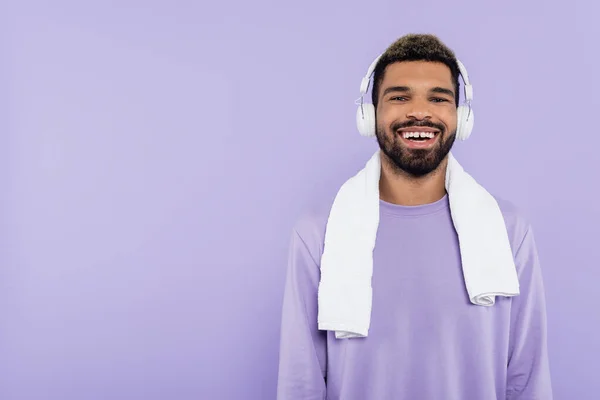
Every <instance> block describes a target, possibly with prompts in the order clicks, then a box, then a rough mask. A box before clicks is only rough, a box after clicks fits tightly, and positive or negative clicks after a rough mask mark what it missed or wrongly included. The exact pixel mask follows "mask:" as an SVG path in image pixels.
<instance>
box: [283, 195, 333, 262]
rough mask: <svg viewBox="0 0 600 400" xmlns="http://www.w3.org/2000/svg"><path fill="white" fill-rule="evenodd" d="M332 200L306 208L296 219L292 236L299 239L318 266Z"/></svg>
mask: <svg viewBox="0 0 600 400" xmlns="http://www.w3.org/2000/svg"><path fill="white" fill-rule="evenodd" d="M332 204H333V200H331V201H327V200H325V201H322V200H321V201H320V202H318V203H316V204H312V205H309V206H306V207H305V208H304V209H303V210H302V212H301V213H300V215H299V216H298V217H297V218H296V220H295V222H294V225H293V232H292V234H293V235H295V236H296V238H297V239H300V240H301V242H302V243H303V245H304V246H305V247H306V249H307V250H308V251H309V253H310V255H311V256H312V258H313V259H314V260H315V262H316V263H317V264H320V261H319V260H320V259H321V255H322V254H323V247H324V243H325V231H326V229H327V221H328V219H329V212H330V210H331V206H332Z"/></svg>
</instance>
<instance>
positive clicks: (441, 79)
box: [381, 61, 454, 90]
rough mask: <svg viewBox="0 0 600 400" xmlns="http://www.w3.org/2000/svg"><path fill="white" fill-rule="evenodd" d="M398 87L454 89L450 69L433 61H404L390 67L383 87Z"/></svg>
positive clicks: (382, 83) (386, 71) (384, 78)
mask: <svg viewBox="0 0 600 400" xmlns="http://www.w3.org/2000/svg"><path fill="white" fill-rule="evenodd" d="M396 85H402V86H409V87H417V86H420V87H434V86H441V87H447V88H448V89H451V90H453V89H454V85H453V79H452V72H451V71H450V68H448V66H447V65H446V64H444V63H441V62H432V61H402V62H396V63H393V64H390V65H388V66H387V67H386V69H385V74H384V77H383V81H382V82H381V86H382V88H385V87H386V86H396Z"/></svg>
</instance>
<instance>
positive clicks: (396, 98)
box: [390, 96, 406, 101]
mask: <svg viewBox="0 0 600 400" xmlns="http://www.w3.org/2000/svg"><path fill="white" fill-rule="evenodd" d="M390 100H392V101H402V100H406V97H404V96H394V97H392V98H390Z"/></svg>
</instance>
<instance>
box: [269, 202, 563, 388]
mask: <svg viewBox="0 0 600 400" xmlns="http://www.w3.org/2000/svg"><path fill="white" fill-rule="evenodd" d="M497 200H498V203H499V205H500V208H501V210H502V213H503V215H504V219H505V221H506V225H507V228H508V233H509V238H510V244H511V246H512V251H513V255H514V259H515V262H516V266H517V270H518V276H519V281H520V292H521V293H520V295H519V296H517V297H514V298H506V297H497V298H496V304H495V305H494V306H493V307H483V306H476V305H473V304H471V303H470V302H469V299H468V295H467V292H466V288H465V284H464V278H463V275H462V269H461V263H460V251H459V246H458V238H457V235H456V231H455V230H454V227H453V224H452V219H451V216H450V208H449V204H448V199H447V196H446V197H444V198H443V199H442V200H440V201H437V202H435V203H432V204H427V205H423V206H413V207H407V206H399V205H394V204H389V203H386V202H384V201H381V203H380V204H381V208H380V213H381V217H380V218H381V219H380V223H379V230H378V233H377V242H376V246H375V250H374V253H373V279H372V286H373V308H372V314H371V328H370V330H369V335H368V337H366V338H352V339H336V338H335V334H334V332H326V331H319V330H318V328H317V288H318V285H319V274H320V273H319V260H320V258H321V254H322V251H323V241H324V234H325V228H326V223H327V217H328V213H329V209H330V208H329V207H330V205H327V207H325V208H324V209H322V210H320V211H316V212H312V213H308V214H307V215H305V216H304V217H303V218H301V219H300V220H299V221H298V223H297V224H296V226H295V228H294V231H293V235H292V240H291V247H290V253H289V265H288V273H287V280H286V284H285V295H284V303H283V314H282V326H281V328H282V330H281V344H280V356H279V357H280V359H279V363H280V364H279V377H278V394H277V398H278V399H279V400H324V399H327V400H494V399H502V400H505V399H519V400H534V399H535V400H551V399H552V389H551V381H550V369H549V365H548V354H547V347H546V346H547V345H546V338H547V335H546V310H545V295H544V288H543V283H542V275H541V270H540V264H539V261H538V256H537V251H536V245H535V241H534V236H533V232H532V230H531V227H530V225H529V223H528V222H527V221H526V220H525V219H524V218H523V217H522V216H521V215H520V213H519V212H518V211H517V209H516V208H515V207H514V206H513V205H512V204H511V203H509V202H506V201H504V200H500V199H497Z"/></svg>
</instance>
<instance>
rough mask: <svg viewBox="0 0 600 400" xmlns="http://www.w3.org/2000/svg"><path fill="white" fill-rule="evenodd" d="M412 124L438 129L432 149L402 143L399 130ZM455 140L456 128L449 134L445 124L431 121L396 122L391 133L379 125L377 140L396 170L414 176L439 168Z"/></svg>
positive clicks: (426, 173) (391, 128)
mask: <svg viewBox="0 0 600 400" xmlns="http://www.w3.org/2000/svg"><path fill="white" fill-rule="evenodd" d="M411 126H427V127H430V128H434V129H437V130H438V131H439V133H438V134H437V135H438V136H439V137H438V138H437V142H436V144H435V146H434V147H433V148H431V149H407V148H406V147H405V146H404V145H403V144H402V142H401V140H402V139H401V138H400V135H399V134H398V133H397V132H398V130H399V129H402V128H408V127H411ZM455 140H456V130H455V131H454V132H452V134H450V135H447V131H446V129H445V128H444V126H443V125H441V124H435V123H432V122H429V121H423V122H416V121H406V122H403V123H399V122H395V123H393V124H392V125H391V126H390V131H389V133H386V131H385V129H384V128H383V127H382V126H380V125H379V124H378V125H377V142H378V143H379V147H380V148H381V150H382V152H383V154H385V155H386V156H387V157H388V158H389V159H390V160H391V161H392V162H393V165H394V166H395V167H396V170H397V171H396V172H403V173H405V174H407V175H409V176H411V177H414V178H420V177H423V176H425V175H428V174H430V173H432V172H433V171H435V170H437V168H438V167H439V166H440V164H441V163H442V161H443V160H444V159H445V158H446V156H447V155H448V153H449V152H450V150H451V149H452V146H453V145H454V141H455Z"/></svg>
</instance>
